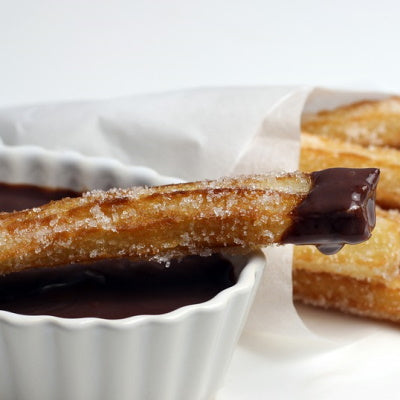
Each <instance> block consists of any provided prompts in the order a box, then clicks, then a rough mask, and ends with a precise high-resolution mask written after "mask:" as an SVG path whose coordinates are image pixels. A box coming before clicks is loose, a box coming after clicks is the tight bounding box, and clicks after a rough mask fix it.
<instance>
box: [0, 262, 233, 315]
mask: <svg viewBox="0 0 400 400" xmlns="http://www.w3.org/2000/svg"><path fill="white" fill-rule="evenodd" d="M235 281H236V280H235V277H234V275H233V267H232V264H231V263H230V262H229V261H228V260H226V259H224V258H222V257H221V256H218V255H214V256H210V257H199V256H191V257H186V258H185V259H184V260H182V261H181V262H177V261H172V262H171V265H170V266H169V267H168V268H167V267H165V265H163V264H160V263H150V262H140V263H134V262H131V261H129V260H114V261H102V262H96V263H93V264H90V265H68V266H62V267H57V268H52V269H50V268H44V269H42V268H40V269H39V268H33V269H31V270H25V271H21V272H15V273H12V274H9V275H5V276H3V277H2V278H1V279H0V309H1V310H5V311H11V312H14V313H18V314H25V315H54V316H57V317H62V318H80V317H98V318H106V319H118V318H126V317H130V316H133V315H144V314H162V313H166V312H169V311H173V310H175V309H177V308H180V307H182V306H185V305H188V304H196V303H201V302H203V301H207V300H209V299H211V298H213V297H214V296H215V295H216V294H217V293H219V292H220V291H221V290H223V289H225V288H227V287H229V286H232V285H233V284H234V283H235Z"/></svg>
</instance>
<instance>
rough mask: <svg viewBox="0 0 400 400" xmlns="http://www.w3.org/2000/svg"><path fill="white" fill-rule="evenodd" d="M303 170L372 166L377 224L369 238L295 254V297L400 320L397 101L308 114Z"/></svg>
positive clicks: (399, 131) (399, 135)
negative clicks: (376, 172) (329, 251)
mask: <svg viewBox="0 0 400 400" xmlns="http://www.w3.org/2000/svg"><path fill="white" fill-rule="evenodd" d="M302 130H303V132H302V141H301V160H300V169H301V170H303V171H312V170H313V169H314V168H315V167H316V166H318V168H332V167H353V168H366V167H377V168H379V169H380V170H381V176H380V182H379V185H378V188H377V198H376V200H377V203H378V204H380V205H381V206H382V207H384V208H385V209H386V210H381V209H377V222H376V227H375V229H374V231H373V233H372V236H371V239H370V240H368V241H367V242H365V243H362V244H359V245H356V246H347V247H345V248H344V249H343V250H342V251H341V252H340V253H337V254H335V255H332V256H329V257H327V256H324V255H323V254H320V253H319V252H316V251H315V249H314V248H312V247H311V246H303V247H297V248H295V251H294V262H293V286H294V289H293V290H294V297H295V299H297V300H300V301H302V302H304V303H307V304H313V305H316V306H321V307H325V308H334V309H339V310H341V311H344V312H347V313H353V314H357V315H362V316H368V317H373V318H378V319H388V320H391V321H397V322H400V213H399V210H400V97H393V98H390V99H386V100H381V101H364V102H360V103H355V104H350V105H348V106H344V107H340V108H338V109H336V110H332V111H323V112H320V113H318V114H315V115H307V116H304V118H303V123H302Z"/></svg>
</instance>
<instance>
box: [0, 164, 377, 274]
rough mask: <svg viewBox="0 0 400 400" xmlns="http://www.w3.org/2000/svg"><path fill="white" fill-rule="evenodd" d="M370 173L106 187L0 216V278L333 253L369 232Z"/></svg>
mask: <svg viewBox="0 0 400 400" xmlns="http://www.w3.org/2000/svg"><path fill="white" fill-rule="evenodd" d="M378 176H379V170H377V169H374V168H371V169H361V170H354V169H333V170H327V171H319V172H315V173H312V174H307V173H300V172H297V173H289V174H280V175H279V174H278V175H273V174H270V175H260V176H250V177H239V178H225V179H220V180H217V181H203V182H194V183H187V184H177V185H167V186H160V187H153V188H133V189H111V190H109V191H107V192H104V191H92V192H88V193H86V194H84V195H83V196H82V197H77V198H65V199H62V200H59V201H53V202H51V203H49V204H47V205H44V206H41V207H37V208H34V209H30V210H25V211H18V212H14V213H3V214H0V244H1V246H0V272H1V273H7V272H11V271H16V270H21V269H24V268H29V267H40V266H55V265H61V264H66V263H71V262H88V261H95V260H101V259H104V258H119V257H129V258H132V259H153V260H159V261H168V260H169V259H171V258H172V257H181V256H185V255H187V254H201V255H203V254H204V255H208V254H211V253H213V252H216V251H220V250H224V251H230V252H248V251H250V250H252V249H255V248H258V247H261V246H265V245H269V244H273V243H278V244H280V243H300V244H316V245H318V246H319V249H320V250H321V251H324V252H327V253H331V252H335V251H337V250H339V249H340V248H341V247H342V246H343V244H344V243H359V242H362V241H364V240H366V239H367V238H368V237H369V236H370V234H371V230H372V228H373V226H374V224H375V210H374V196H375V188H376V184H377V181H378ZM340 182H341V183H340ZM339 183H340V184H341V185H342V186H341V189H342V190H341V193H342V194H341V196H337V193H336V191H337V188H338V184H339ZM334 194H335V196H334ZM334 197H336V199H335V200H333V198H334Z"/></svg>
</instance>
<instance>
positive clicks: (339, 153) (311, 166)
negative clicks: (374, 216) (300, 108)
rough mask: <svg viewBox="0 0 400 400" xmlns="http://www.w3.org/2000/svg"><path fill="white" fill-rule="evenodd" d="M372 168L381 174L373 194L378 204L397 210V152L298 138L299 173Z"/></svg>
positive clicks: (399, 163)
mask: <svg viewBox="0 0 400 400" xmlns="http://www.w3.org/2000/svg"><path fill="white" fill-rule="evenodd" d="M399 136H400V135H399ZM371 166H374V167H377V168H379V169H380V170H381V177H380V180H379V186H378V188H377V192H376V200H377V203H378V204H380V205H381V206H382V207H385V208H400V183H398V182H400V150H397V149H389V148H382V147H368V148H367V147H364V146H361V145H358V144H354V143H348V142H344V141H342V140H337V139H330V138H325V137H321V136H317V135H311V134H309V133H307V132H303V133H302V135H301V156H300V170H302V171H306V172H311V171H315V170H316V169H318V168H335V167H347V168H367V167H371ZM396 183H397V184H396Z"/></svg>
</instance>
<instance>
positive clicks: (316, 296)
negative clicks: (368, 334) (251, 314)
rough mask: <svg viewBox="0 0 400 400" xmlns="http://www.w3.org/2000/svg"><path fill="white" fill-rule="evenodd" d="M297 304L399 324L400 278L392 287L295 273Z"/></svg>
mask: <svg viewBox="0 0 400 400" xmlns="http://www.w3.org/2000/svg"><path fill="white" fill-rule="evenodd" d="M293 291H294V298H295V300H301V301H302V302H303V303H305V304H311V305H314V306H318V307H324V308H332V309H337V310H340V311H343V312H346V313H352V314H356V315H360V316H365V317H372V318H377V319H387V320H391V321H395V322H400V278H396V279H395V280H394V282H393V284H392V286H391V287H388V286H386V285H385V284H383V283H381V282H368V281H366V280H357V279H355V278H352V277H349V276H344V275H339V274H335V273H328V272H311V271H307V270H303V269H295V270H294V271H293Z"/></svg>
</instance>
